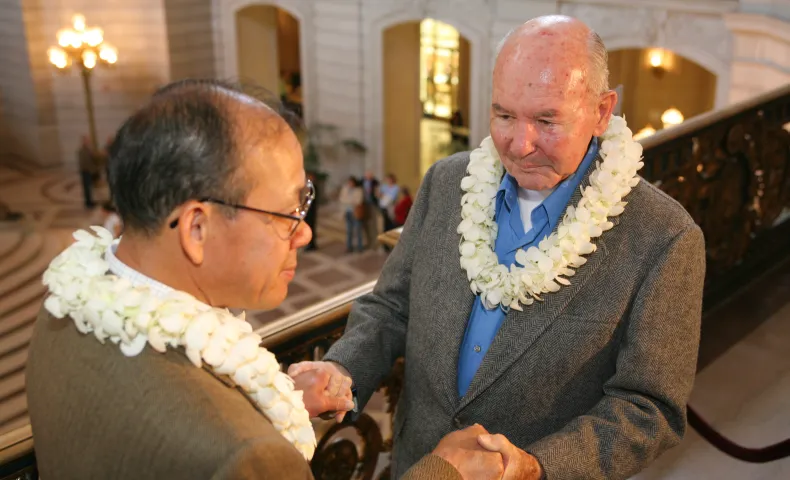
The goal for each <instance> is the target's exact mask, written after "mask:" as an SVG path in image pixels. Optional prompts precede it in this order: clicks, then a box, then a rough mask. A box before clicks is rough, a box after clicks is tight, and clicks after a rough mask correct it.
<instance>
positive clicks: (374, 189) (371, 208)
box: [362, 170, 381, 249]
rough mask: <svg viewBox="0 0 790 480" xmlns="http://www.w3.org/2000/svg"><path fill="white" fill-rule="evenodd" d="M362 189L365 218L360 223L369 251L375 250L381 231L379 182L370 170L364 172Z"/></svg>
mask: <svg viewBox="0 0 790 480" xmlns="http://www.w3.org/2000/svg"><path fill="white" fill-rule="evenodd" d="M362 189H363V190H364V194H365V197H364V198H365V218H364V219H363V221H362V227H363V230H364V231H365V240H366V242H367V247H368V248H370V249H374V248H376V245H377V242H378V236H379V232H380V231H381V229H380V228H379V219H380V217H381V215H380V213H379V212H380V209H379V206H378V205H379V202H378V196H379V180H378V178H376V176H375V175H374V174H373V172H371V171H370V170H368V171H366V172H365V176H364V178H363V179H362Z"/></svg>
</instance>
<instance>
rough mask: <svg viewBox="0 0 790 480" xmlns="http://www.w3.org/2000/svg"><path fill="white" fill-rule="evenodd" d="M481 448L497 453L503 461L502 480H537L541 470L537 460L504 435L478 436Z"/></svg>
mask: <svg viewBox="0 0 790 480" xmlns="http://www.w3.org/2000/svg"><path fill="white" fill-rule="evenodd" d="M477 441H478V443H479V444H480V446H481V447H483V448H485V449H486V450H488V451H490V452H499V453H501V454H502V458H503V459H504V461H505V474H504V475H503V476H502V480H539V479H540V476H541V474H542V469H541V467H540V463H539V462H538V459H537V458H535V457H533V456H532V455H530V454H528V453H527V452H525V451H524V450H521V449H520V448H517V447H516V446H515V445H513V444H512V443H510V441H509V440H508V439H507V438H506V437H505V436H504V435H480V436H479V437H478V439H477Z"/></svg>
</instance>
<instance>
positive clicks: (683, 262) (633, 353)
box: [291, 16, 705, 480]
mask: <svg viewBox="0 0 790 480" xmlns="http://www.w3.org/2000/svg"><path fill="white" fill-rule="evenodd" d="M616 102H617V94H616V93H615V92H613V91H611V90H609V87H608V71H607V55H606V48H605V46H604V45H603V42H602V41H601V39H600V37H599V36H598V35H597V34H595V33H594V32H593V31H591V30H590V29H589V28H588V27H587V26H585V25H584V24H583V23H582V22H580V21H578V20H575V19H572V18H568V17H564V16H549V17H541V18H537V19H534V20H531V21H529V22H527V23H525V24H524V25H522V26H521V27H520V28H518V29H516V30H514V31H513V32H512V33H511V34H509V35H508V36H507V37H506V38H505V40H504V41H503V43H502V46H501V50H500V52H499V54H498V57H497V59H496V65H495V69H494V74H493V95H492V99H491V115H490V133H491V137H490V139H487V140H485V141H484V142H483V144H482V146H481V148H480V149H478V150H476V151H475V152H473V153H472V154H471V155H470V153H459V154H456V155H453V156H451V157H449V158H447V159H444V160H442V161H440V162H438V163H437V164H436V165H434V166H433V167H432V168H431V169H430V170H429V172H428V173H427V174H426V176H425V178H424V180H423V184H422V188H421V190H420V193H419V195H418V197H417V200H416V203H415V204H414V207H413V209H412V212H411V214H410V215H409V220H408V222H407V223H406V226H405V228H404V230H403V233H402V235H401V238H400V242H399V243H398V245H397V247H396V248H395V249H394V250H393V252H392V254H391V255H390V257H389V259H388V261H387V263H386V265H385V266H384V269H383V271H382V274H381V278H380V279H379V281H378V283H377V285H376V287H375V289H374V291H373V292H372V293H370V294H369V295H366V296H364V297H362V298H360V299H359V300H358V301H357V302H356V304H355V305H354V307H353V309H352V312H351V315H350V317H349V322H348V327H347V329H346V332H345V335H344V336H343V338H342V339H340V341H338V342H337V343H336V344H335V345H334V346H333V347H332V348H331V349H330V351H329V352H328V353H327V355H326V357H325V362H322V363H306V364H300V365H296V366H294V367H293V368H292V370H291V373H292V374H298V373H303V372H310V371H312V372H313V373H314V374H318V373H321V374H323V375H325V376H326V373H329V374H331V375H334V376H338V375H340V374H345V375H348V376H350V377H351V378H352V379H353V382H354V384H355V387H356V390H357V395H358V400H359V402H360V404H362V405H364V404H365V403H366V402H367V401H368V399H369V398H370V396H371V395H372V393H373V392H374V390H375V389H376V388H377V387H378V385H379V382H380V381H381V379H382V378H383V377H384V376H385V375H386V374H387V373H388V372H389V371H390V368H391V367H392V365H393V363H394V362H395V360H396V359H397V358H398V357H401V356H404V357H405V366H406V368H405V385H404V390H403V393H402V395H401V398H400V403H399V404H398V409H397V414H396V418H395V429H394V442H395V443H394V455H393V463H394V470H393V471H394V473H395V476H396V477H397V476H398V475H400V474H402V473H403V472H405V471H406V470H407V469H408V468H409V467H410V466H411V465H413V464H415V463H416V462H417V461H418V460H419V459H420V457H422V456H423V455H425V454H426V453H428V452H430V451H431V449H432V448H434V446H435V445H436V444H437V442H439V440H440V439H441V438H442V436H443V435H446V434H447V433H448V432H450V431H453V430H456V429H461V428H464V427H466V426H468V425H470V424H474V423H479V424H480V425H482V426H483V427H484V428H486V429H487V430H488V431H489V432H491V435H486V434H481V435H480V436H479V437H478V443H479V444H480V445H482V446H484V447H485V448H487V449H489V450H492V451H498V452H500V453H501V454H502V457H503V460H504V462H505V478H510V479H515V478H518V479H536V478H541V477H545V478H549V479H574V478H584V479H608V480H612V479H625V478H629V477H630V476H632V475H634V474H635V473H637V472H639V471H640V470H642V469H643V468H645V466H647V465H648V464H649V463H650V462H651V461H653V460H654V459H655V458H656V457H658V456H659V455H660V454H661V453H662V452H664V451H666V450H667V449H668V448H670V447H672V446H673V445H676V444H677V443H678V442H679V441H680V440H681V438H682V437H683V435H684V432H685V430H686V411H685V405H686V401H687V399H688V397H689V394H690V391H691V387H692V383H693V379H694V373H695V367H696V361H697V350H698V342H699V331H700V315H701V304H702V284H703V277H704V271H705V250H704V242H703V236H702V233H701V231H700V229H699V228H698V227H697V225H695V224H694V222H693V221H692V219H691V218H690V217H689V215H688V214H687V213H686V212H685V211H684V210H683V208H682V207H681V206H680V205H679V204H678V203H676V202H675V201H674V200H672V199H671V198H669V197H668V196H667V195H665V194H664V193H662V192H661V191H659V190H658V189H657V188H655V187H654V186H652V185H651V184H649V183H648V182H646V181H644V180H641V181H640V179H639V177H638V176H637V174H636V171H637V169H638V168H639V167H641V164H639V160H640V158H641V152H642V150H641V146H640V145H638V144H636V143H635V142H633V140H632V138H631V132H630V130H628V129H627V128H626V127H625V122H624V121H623V119H621V118H613V117H612V109H613V108H614V106H615V104H616ZM465 177H466V178H465ZM602 199H604V200H602ZM555 231H556V232H557V234H556V235H553V234H552V232H555ZM459 245H460V248H459ZM491 262H493V267H491V265H492V263H491ZM497 264H499V265H498V266H497ZM514 264H515V267H516V268H515V269H514V270H509V269H510V268H511V266H513V265H514ZM522 267H523V268H522ZM535 297H539V300H535ZM533 300H534V301H533Z"/></svg>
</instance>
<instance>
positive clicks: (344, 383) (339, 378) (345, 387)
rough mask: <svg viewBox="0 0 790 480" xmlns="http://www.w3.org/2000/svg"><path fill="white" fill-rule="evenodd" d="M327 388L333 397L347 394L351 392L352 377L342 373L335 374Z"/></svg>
mask: <svg viewBox="0 0 790 480" xmlns="http://www.w3.org/2000/svg"><path fill="white" fill-rule="evenodd" d="M326 390H327V392H328V393H329V395H330V396H333V397H342V396H346V395H347V394H349V393H350V392H351V379H350V378H348V377H346V376H344V375H341V374H334V375H332V378H331V379H330V381H329V385H327V387H326Z"/></svg>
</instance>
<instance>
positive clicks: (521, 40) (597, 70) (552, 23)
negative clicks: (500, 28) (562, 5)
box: [495, 15, 609, 95]
mask: <svg viewBox="0 0 790 480" xmlns="http://www.w3.org/2000/svg"><path fill="white" fill-rule="evenodd" d="M530 51H535V52H542V53H543V55H541V56H539V57H536V56H535V55H529V57H530V58H531V60H532V63H531V65H530V68H536V67H537V66H538V65H536V64H535V63H534V62H535V60H536V59H539V60H542V61H543V62H544V63H555V62H556V63H558V64H559V65H558V66H559V67H569V68H571V69H572V70H575V71H576V73H574V75H575V78H578V79H579V80H582V78H579V77H580V76H581V77H583V81H584V83H585V85H586V86H587V88H588V90H589V92H590V93H591V94H593V95H597V94H600V93H603V92H605V91H607V90H608V89H609V68H608V55H607V51H606V46H605V45H604V43H603V41H602V40H601V37H600V36H599V35H598V34H597V33H595V32H594V31H593V30H591V29H590V28H589V27H588V26H587V25H585V24H584V23H583V22H582V21H580V20H578V19H575V18H573V17H568V16H566V15H546V16H542V17H537V18H534V19H532V20H529V21H528V22H526V23H524V24H522V25H520V26H519V27H517V28H515V29H513V30H511V31H510V32H509V33H508V34H507V35H505V37H504V38H503V39H502V40H501V41H500V42H499V45H498V46H497V56H496V64H497V65H499V63H500V60H502V59H506V58H505V57H508V56H513V55H515V56H517V57H521V58H525V56H527V55H526V54H528V53H529V52H530ZM508 60H509V58H508ZM541 66H544V67H545V65H541ZM495 68H496V67H495Z"/></svg>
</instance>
